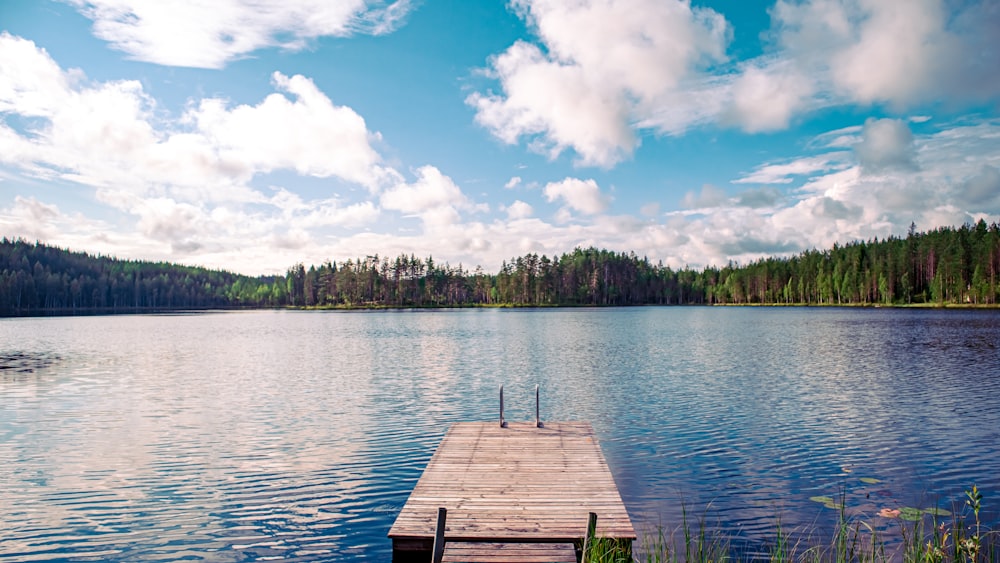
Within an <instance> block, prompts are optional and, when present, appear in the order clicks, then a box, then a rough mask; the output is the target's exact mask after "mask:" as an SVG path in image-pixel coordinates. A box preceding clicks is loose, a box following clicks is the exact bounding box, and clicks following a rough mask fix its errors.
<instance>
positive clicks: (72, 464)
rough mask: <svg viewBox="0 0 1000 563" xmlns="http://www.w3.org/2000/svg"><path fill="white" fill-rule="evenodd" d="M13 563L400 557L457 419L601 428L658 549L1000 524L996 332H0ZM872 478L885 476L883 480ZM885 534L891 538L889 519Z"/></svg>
mask: <svg viewBox="0 0 1000 563" xmlns="http://www.w3.org/2000/svg"><path fill="white" fill-rule="evenodd" d="M0 368H4V369H0V560H4V561H30V560H51V559H60V560H81V561H84V560H121V561H125V560H127V561H136V560H163V561H174V560H178V559H182V558H188V559H207V560H212V561H257V560H269V559H286V560H295V561H318V560H330V561H350V560H386V559H388V558H389V555H390V553H391V544H390V542H389V540H388V539H387V538H386V533H387V532H388V529H389V527H390V526H391V525H392V522H393V520H394V519H395V516H396V514H397V512H398V511H399V509H400V508H401V507H402V505H403V503H404V502H405V501H406V497H407V496H408V494H409V492H410V490H411V489H412V487H413V484H414V483H415V482H416V480H417V478H418V477H419V476H420V473H421V471H422V470H423V467H424V465H425V464H426V462H427V460H428V459H429V458H430V456H431V453H432V452H433V450H434V448H435V446H436V445H437V443H438V441H439V440H440V438H441V436H442V435H443V434H444V432H445V430H446V429H447V426H448V424H449V423H451V422H455V421H462V420H492V419H494V418H495V417H496V416H497V412H496V410H497V387H498V385H499V384H500V383H504V384H505V389H506V398H507V418H508V419H513V420H517V419H524V420H527V419H530V418H532V417H533V416H534V394H533V390H534V385H535V384H536V383H538V384H540V385H541V388H542V417H543V419H548V420H559V419H564V420H565V419H583V420H589V421H591V422H592V423H593V425H594V427H595V429H596V431H597V433H598V435H599V438H600V440H601V443H602V446H603V449H604V452H605V455H606V456H607V458H608V462H609V464H610V466H611V470H612V473H613V474H614V476H615V479H616V481H617V482H618V485H619V487H620V489H621V492H622V496H623V498H624V500H625V503H626V505H627V506H628V508H629V512H630V513H631V515H632V518H633V520H634V521H635V523H636V526H637V528H638V529H640V530H643V529H649V528H651V527H655V526H657V525H663V526H666V527H667V528H668V529H669V528H672V527H674V526H676V525H677V523H678V522H679V520H680V512H681V504H682V503H683V504H684V505H686V506H687V508H688V511H689V512H694V513H695V514H696V515H703V514H704V515H706V516H707V518H708V520H709V521H710V523H712V524H718V525H721V526H724V527H726V528H727V529H728V530H729V532H730V534H731V535H733V536H735V537H736V538H738V539H745V540H746V541H748V542H751V543H752V542H759V541H762V539H766V538H768V537H769V535H768V534H769V530H771V529H772V528H773V525H774V523H775V521H776V514H779V513H780V515H781V521H782V525H783V527H784V528H785V529H793V528H800V529H806V528H809V527H815V528H818V529H819V530H820V531H821V534H823V535H824V537H826V534H827V531H828V530H830V531H832V526H830V525H829V522H831V521H832V518H834V517H835V511H833V510H830V509H827V508H824V507H823V506H822V505H821V504H818V503H816V502H813V501H810V500H809V498H810V497H813V496H819V495H823V496H830V497H838V496H839V495H841V494H844V495H846V496H845V498H846V501H847V505H848V508H849V511H850V512H851V513H861V514H868V515H873V514H874V513H875V512H877V511H878V510H879V509H880V508H883V507H904V506H914V507H920V508H923V507H928V506H932V505H935V504H937V505H938V506H943V507H949V508H950V507H951V506H952V504H953V503H958V502H960V501H961V500H962V499H963V491H964V490H965V489H966V488H968V487H969V486H970V485H971V484H972V483H974V482H975V483H977V484H978V485H979V486H980V488H981V489H983V490H984V491H985V500H984V502H985V504H986V507H987V509H992V512H991V516H989V518H990V522H991V523H992V524H994V525H995V524H996V522H997V519H996V509H997V508H1000V455H998V452H1000V313H998V312H984V311H895V310H834V309H748V308H744V309H738V308H737V309H732V308H635V309H604V310H583V309H573V310H465V311H437V312H435V311H412V312H351V313H346V312H270V311H268V312H250V313H219V314H203V315H187V316H134V317H91V318H62V319H13V320H12V319H7V320H2V321H0ZM861 478H867V479H877V480H879V481H880V482H878V483H873V484H868V483H864V482H862V481H861V480H860V479H861ZM872 520H873V521H875V522H882V523H883V525H888V524H889V522H890V521H888V520H879V519H877V518H874V517H872Z"/></svg>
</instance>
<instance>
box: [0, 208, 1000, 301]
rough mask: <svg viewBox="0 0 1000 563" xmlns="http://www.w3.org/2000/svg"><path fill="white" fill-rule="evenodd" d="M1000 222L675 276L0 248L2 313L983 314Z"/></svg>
mask: <svg viewBox="0 0 1000 563" xmlns="http://www.w3.org/2000/svg"><path fill="white" fill-rule="evenodd" d="M998 277H1000V224H998V223H993V224H990V225H988V224H987V223H986V222H985V221H982V220H980V221H979V222H978V223H975V224H965V225H963V226H961V227H958V228H953V227H942V228H938V229H934V230H931V231H928V232H917V231H916V227H915V226H913V225H911V227H910V231H909V233H908V234H907V236H906V237H905V238H900V237H889V238H886V239H884V240H878V239H875V240H869V241H856V242H852V243H849V244H845V245H834V246H833V248H830V249H827V250H809V251H806V252H802V253H800V254H798V255H795V256H791V257H771V258H763V259H760V260H756V261H753V262H751V263H749V264H744V265H741V264H733V263H730V264H728V265H726V266H725V267H722V268H719V267H715V266H709V267H706V268H704V269H702V270H696V269H691V268H683V269H678V270H674V269H672V268H670V267H668V266H664V265H663V264H661V263H658V264H653V263H651V262H650V261H649V260H648V259H647V258H645V257H642V258H640V257H638V256H636V255H635V254H634V253H623V252H613V251H609V250H603V249H596V248H576V249H574V250H573V251H572V252H568V253H564V254H562V255H560V256H551V257H550V256H545V255H542V256H538V255H537V254H527V255H524V256H520V257H515V258H512V259H510V260H509V261H504V262H503V264H501V266H500V269H499V271H497V272H496V273H486V272H484V271H483V269H482V268H481V267H477V268H476V269H475V270H472V271H469V270H466V269H464V268H463V267H462V266H461V265H458V266H451V265H450V264H448V263H439V262H436V261H434V259H433V258H432V257H427V258H423V259H422V258H418V257H416V256H414V255H410V256H406V255H400V256H397V257H395V258H392V259H390V258H388V257H379V256H377V255H373V256H365V257H364V258H360V257H359V258H357V259H349V260H346V261H343V262H339V263H337V262H332V261H327V262H325V263H323V264H320V265H318V266H317V265H310V266H309V267H308V268H307V267H306V266H305V265H303V264H296V265H294V266H292V267H291V268H289V269H288V271H287V272H286V273H285V275H283V276H281V275H279V276H259V277H252V276H246V275H239V274H235V273H231V272H226V271H219V270H209V269H205V268H198V267H191V266H182V265H177V264H171V263H166V262H147V261H135V260H120V259H117V258H114V257H107V256H92V255H89V254H86V253H83V252H77V251H71V250H66V249H61V248H57V247H53V246H48V245H46V244H42V243H40V242H34V243H32V242H28V241H25V240H22V239H15V240H9V239H6V238H4V239H2V240H0V316H24V315H72V314H106V313H136V312H160V311H179V310H207V309H236V308H277V307H296V308H383V307H475V306H518V307H521V306H525V307H531V306H627V305H722V304H734V305H748V304H755V305H779V304H780V305H862V306H876V305H879V306H905V305H914V304H922V305H931V306H945V305H956V304H961V305H981V306H996V304H997V299H998V297H1000V279H998Z"/></svg>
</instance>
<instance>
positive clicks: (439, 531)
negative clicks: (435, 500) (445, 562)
mask: <svg viewBox="0 0 1000 563" xmlns="http://www.w3.org/2000/svg"><path fill="white" fill-rule="evenodd" d="M447 518H448V509H446V508H445V507H443V506H442V507H439V508H438V519H437V527H435V528H434V548H433V550H432V551H431V561H432V562H433V563H441V559H442V558H444V524H445V520H446V519H447Z"/></svg>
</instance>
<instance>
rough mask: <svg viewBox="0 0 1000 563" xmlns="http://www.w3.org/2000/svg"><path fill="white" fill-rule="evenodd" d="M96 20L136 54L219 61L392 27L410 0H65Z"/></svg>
mask: <svg viewBox="0 0 1000 563" xmlns="http://www.w3.org/2000/svg"><path fill="white" fill-rule="evenodd" d="M67 1H68V2H69V3H71V4H73V5H74V6H75V7H76V9H77V10H79V11H80V13H81V14H83V15H84V16H86V17H87V18H89V19H91V20H93V21H94V34H95V35H96V36H97V37H99V38H101V39H103V40H105V41H107V42H109V43H111V45H112V46H113V47H114V48H116V49H119V50H121V51H124V52H125V53H128V55H129V56H131V57H132V58H134V59H137V60H140V61H146V62H151V63H156V64H162V65H170V66H187V67H201V68H222V67H223V66H225V65H226V63H228V62H229V61H231V60H233V59H237V58H241V57H244V56H247V54H248V53H251V52H252V51H255V50H257V49H261V48H266V47H280V48H282V49H285V50H292V51H297V50H301V49H303V48H305V47H306V46H308V44H309V41H310V40H313V39H316V38H318V37H322V36H326V35H332V36H346V35H350V34H352V33H355V32H362V33H374V34H381V33H388V32H390V31H392V30H393V29H394V28H395V27H396V26H397V25H399V23H400V22H401V21H402V19H403V18H404V17H405V16H406V14H407V13H408V12H409V10H410V9H411V3H410V2H409V1H408V0H402V1H398V2H393V3H390V4H386V3H385V2H373V1H366V0H337V1H336V2H328V1H325V0H255V1H254V2H244V1H240V0H215V1H213V2H203V1H199V0H172V1H170V2H147V1H143V0H67Z"/></svg>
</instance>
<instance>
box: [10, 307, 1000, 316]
mask: <svg viewBox="0 0 1000 563" xmlns="http://www.w3.org/2000/svg"><path fill="white" fill-rule="evenodd" d="M642 307H662V308H698V307H706V308H710V307H734V308H801V309H920V310H942V309H952V310H994V311H995V310H1000V304H982V303H980V304H976V303H944V304H939V303H904V304H898V303H897V304H888V305H887V304H873V303H839V304H837V303H822V304H817V303H712V304H708V303H693V304H683V305H676V304H669V305H667V304H639V305H589V304H588V305H576V304H570V305H553V304H512V303H486V304H468V305H400V306H397V305H344V304H337V305H313V306H308V307H306V306H301V307H299V306H293V305H284V306H276V307H209V308H204V309H199V308H181V309H167V308H162V307H139V308H119V309H113V310H108V309H95V308H77V309H65V310H46V311H33V312H27V313H24V314H16V315H9V314H8V315H0V319H18V318H55V317H115V316H128V315H163V316H170V315H198V314H205V313H234V312H246V311H410V310H420V311H434V310H459V309H632V308H642Z"/></svg>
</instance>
